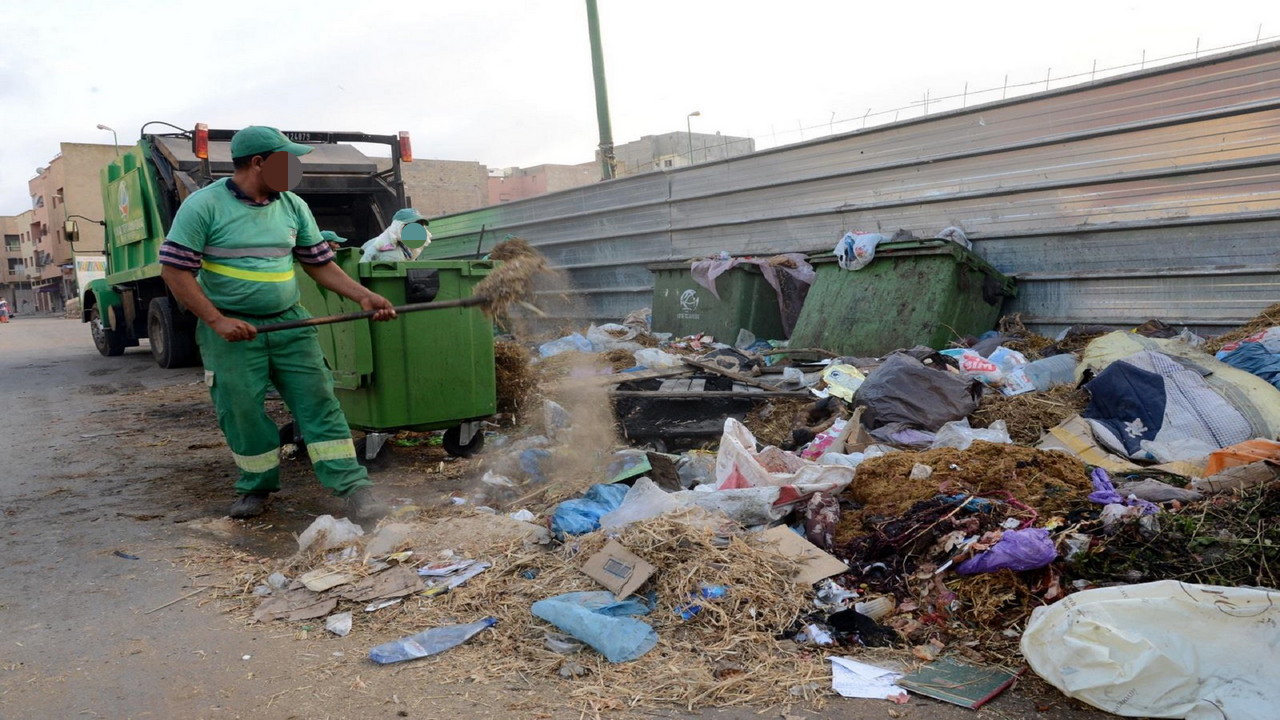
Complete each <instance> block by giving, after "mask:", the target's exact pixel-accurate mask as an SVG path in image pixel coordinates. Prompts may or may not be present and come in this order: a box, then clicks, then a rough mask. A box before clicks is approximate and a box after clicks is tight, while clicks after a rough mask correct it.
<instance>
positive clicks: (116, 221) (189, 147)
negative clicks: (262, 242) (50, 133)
mask: <svg viewBox="0 0 1280 720" xmlns="http://www.w3.org/2000/svg"><path fill="white" fill-rule="evenodd" d="M153 125H162V126H164V127H165V129H166V130H170V131H166V132H148V128H149V127H151V126H153ZM235 132H236V131H235V130H218V129H211V128H209V127H208V126H207V125H205V124H197V125H196V126H195V128H194V129H192V130H184V129H182V128H180V127H178V126H176V125H170V124H168V123H159V122H152V123H147V124H146V125H144V126H143V127H142V131H141V132H140V133H139V135H140V139H139V140H138V143H137V144H136V145H134V146H133V147H130V148H127V149H124V148H122V149H121V153H120V155H119V157H117V158H116V159H115V160H114V161H112V162H111V163H110V164H108V165H107V166H106V167H104V168H103V169H102V170H101V173H100V183H101V188H102V203H103V210H104V212H105V213H106V215H105V217H104V219H103V221H102V224H103V225H104V229H105V244H104V248H103V252H104V254H105V255H106V261H107V268H106V277H105V278H101V279H97V280H94V281H92V282H90V283H89V285H88V287H87V288H86V289H85V292H84V303H83V305H82V307H81V320H82V321H83V322H86V323H88V324H89V328H90V332H91V333H92V335H93V343H94V345H95V346H96V347H97V348H98V352H100V353H102V354H103V355H105V356H112V355H120V354H121V353H123V352H124V351H125V349H126V348H129V347H135V346H137V345H139V344H140V342H141V341H142V339H143V338H146V339H147V340H148V341H149V343H150V346H151V354H152V355H153V356H154V357H155V360H156V363H158V364H159V365H160V366H161V367H165V368H176V367H184V366H188V365H194V364H196V363H198V362H199V359H200V356H199V349H198V348H197V346H196V341H195V326H196V318H195V316H194V315H192V314H191V313H189V312H187V311H186V310H185V309H183V308H182V307H181V306H180V305H179V303H178V301H177V300H176V299H175V298H174V297H173V295H172V294H171V293H170V292H169V290H168V288H167V287H166V286H165V284H164V282H163V281H162V280H161V279H160V262H159V252H160V245H161V244H162V243H163V242H164V238H165V235H166V233H167V232H168V230H169V226H170V224H171V223H172V222H173V216H174V214H175V213H176V212H177V211H178V206H179V205H181V204H182V201H183V200H185V199H186V198H187V196H188V195H190V194H191V193H192V192H195V191H196V190H198V189H200V188H202V187H204V186H206V185H208V184H209V183H212V182H213V181H215V180H218V179H220V178H223V177H229V176H230V175H231V174H232V172H233V168H232V165H231V150H230V146H231V136H232V135H234V134H235ZM284 134H285V136H286V137H288V138H289V139H290V140H292V141H294V142H298V143H304V144H307V145H311V146H312V147H313V150H312V152H310V153H308V154H307V155H304V156H302V157H301V158H299V159H300V160H301V162H302V181H301V183H300V184H299V185H298V187H296V188H295V189H294V192H295V193H297V194H298V195H299V196H301V197H302V198H303V199H304V200H306V202H307V204H308V205H309V206H310V207H311V211H312V213H313V214H314V215H315V217H316V222H317V224H318V225H319V226H320V227H321V228H324V229H326V230H333V231H335V232H337V233H338V234H339V235H341V236H343V237H348V238H361V239H364V238H371V237H374V236H375V235H377V234H378V233H380V232H382V229H383V228H384V227H386V226H387V224H389V223H390V221H391V216H392V215H394V214H395V212H396V211H397V210H399V209H400V208H404V207H408V205H409V203H408V200H407V198H406V197H405V193H404V182H403V180H402V177H401V163H405V162H412V160H413V150H412V146H411V144H410V140H409V134H408V133H407V132H400V133H397V134H395V135H370V134H367V133H360V132H328V131H324V132H315V131H303V132H299V131H285V133H284ZM352 143H364V144H371V145H385V146H387V147H388V148H389V149H390V152H391V162H390V166H389V167H385V168H381V169H380V168H379V163H378V162H377V161H376V160H375V159H374V158H373V157H369V156H367V155H365V154H364V152H362V151H361V150H360V149H358V148H357V147H356V146H355V145H353V144H352ZM65 230H66V232H67V235H68V237H70V238H72V239H73V240H74V239H75V237H76V236H77V228H76V221H75V220H69V221H68V222H67V227H66V228H65Z"/></svg>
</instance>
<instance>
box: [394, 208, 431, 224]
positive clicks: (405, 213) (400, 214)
mask: <svg viewBox="0 0 1280 720" xmlns="http://www.w3.org/2000/svg"><path fill="white" fill-rule="evenodd" d="M391 219H392V220H399V221H400V222H402V223H404V224H405V225H408V224H409V223H416V222H426V221H427V219H426V218H424V217H422V213H420V212H418V211H417V210H414V209H413V208H405V209H403V210H397V211H396V214H395V215H392V216H391Z"/></svg>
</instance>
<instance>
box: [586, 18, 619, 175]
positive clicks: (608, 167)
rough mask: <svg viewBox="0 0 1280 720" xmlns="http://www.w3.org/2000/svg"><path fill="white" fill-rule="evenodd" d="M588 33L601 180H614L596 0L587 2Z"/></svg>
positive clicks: (607, 93)
mask: <svg viewBox="0 0 1280 720" xmlns="http://www.w3.org/2000/svg"><path fill="white" fill-rule="evenodd" d="M587 32H588V33H589V34H590V35H591V74H592V75H593V76H595V81H596V120H597V122H598V123H599V125H600V179H601V180H612V179H613V168H614V157H613V128H612V127H610V125H609V90H608V88H606V87H605V83H604V50H603V48H602V47H601V45H600V15H599V13H597V12H596V0H587Z"/></svg>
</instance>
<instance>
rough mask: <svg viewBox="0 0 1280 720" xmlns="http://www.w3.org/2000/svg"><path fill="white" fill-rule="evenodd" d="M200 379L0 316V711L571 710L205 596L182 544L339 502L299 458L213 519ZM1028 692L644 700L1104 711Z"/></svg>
mask: <svg viewBox="0 0 1280 720" xmlns="http://www.w3.org/2000/svg"><path fill="white" fill-rule="evenodd" d="M201 377H202V376H201V373H200V371H199V370H198V369H187V370H161V369H159V368H157V367H156V366H155V364H154V363H153V362H152V360H151V356H150V354H149V352H147V350H146V348H145V346H144V347H143V348H142V349H131V350H130V351H129V352H127V353H126V354H125V355H124V356H122V357H117V358H103V357H100V356H99V355H98V354H97V352H96V351H95V350H94V348H93V345H92V343H91V342H90V339H89V332H88V330H87V328H86V327H85V326H84V325H81V324H80V323H78V322H75V321H72V320H63V319H53V318H19V319H18V320H16V321H15V322H11V323H10V324H8V325H3V326H0V438H3V440H4V441H3V443H0V517H2V519H0V543H2V544H0V557H2V558H3V563H0V628H3V629H4V634H3V637H0V720H17V719H19V718H80V717H88V718H93V717H101V718H249V717H252V718H398V717H417V718H442V717H449V716H452V717H457V718H489V717H503V718H521V717H540V718H560V717H565V718H579V717H582V709H581V708H580V707H577V706H570V704H569V703H566V702H565V701H563V700H562V699H561V698H563V697H564V695H565V692H564V690H565V688H564V686H563V685H561V684H560V683H559V681H558V680H553V679H551V678H532V679H528V678H522V679H521V680H523V681H522V682H520V681H516V680H515V679H513V682H512V683H511V684H507V685H503V686H499V685H473V684H465V685H451V686H440V685H439V684H435V683H432V681H431V676H430V664H429V663H430V662H448V661H449V660H448V656H447V655H445V656H441V657H440V658H438V659H436V660H434V661H430V660H428V661H419V663H417V664H416V667H414V668H413V670H412V672H404V671H402V670H401V669H398V668H397V669H392V668H382V667H378V666H375V665H373V664H371V663H369V662H368V661H367V660H364V657H365V654H366V653H367V651H368V647H367V646H365V645H359V644H355V643H352V642H349V641H348V640H347V639H343V638H336V637H332V636H323V637H322V635H324V634H323V633H319V634H317V633H306V632H300V631H299V628H298V627H295V626H291V625H289V624H287V623H276V624H273V625H249V624H245V622H244V621H243V620H242V619H240V618H239V617H238V616H236V615H234V614H230V613H228V612H227V608H226V607H225V606H224V605H222V604H220V603H218V602H216V601H213V600H209V599H207V597H206V593H205V592H204V591H203V590H202V578H201V577H199V576H198V574H196V573H193V571H192V570H191V568H190V566H189V564H188V563H187V561H186V559H185V558H186V557H188V555H189V554H190V552H191V549H192V548H198V547H200V546H201V544H202V543H203V544H207V543H216V544H219V545H221V546H223V547H226V546H230V547H233V548H239V549H241V550H243V551H245V552H248V553H253V554H255V555H257V556H261V557H265V558H271V557H280V556H283V555H284V554H286V553H288V552H290V551H291V550H292V549H294V548H295V547H296V545H294V543H293V540H292V537H291V533H294V532H299V531H301V530H302V529H303V528H305V527H306V526H307V525H308V524H309V523H310V522H311V520H313V519H314V518H315V517H316V516H317V515H320V514H323V513H337V514H340V509H341V505H340V503H339V501H337V500H336V499H334V498H331V497H328V496H326V494H325V492H324V490H323V489H322V488H321V487H320V486H319V484H318V483H316V482H315V481H314V479H312V478H311V477H310V475H309V472H308V471H307V468H306V466H305V463H294V464H290V465H287V466H286V470H285V478H284V479H285V487H286V490H285V492H283V493H281V497H280V498H279V499H278V500H277V501H276V502H275V503H274V505H273V507H272V510H271V512H269V513H268V514H267V515H266V516H264V517H263V518H261V520H262V522H257V523H251V524H245V523H234V522H232V521H229V520H222V519H221V518H222V517H223V516H224V514H225V512H226V509H227V507H228V505H229V503H230V500H231V499H232V498H231V495H230V487H231V483H232V480H233V477H234V471H235V468H234V465H233V464H232V463H231V460H230V456H229V453H228V452H227V450H226V448H225V446H224V445H223V443H222V438H221V435H220V434H219V433H218V430H217V428H216V426H215V424H214V418H213V414H212V409H211V407H210V405H209V402H208V397H207V395H206V394H205V392H204V388H203V386H202V384H201V383H200V380H201ZM397 450H398V448H397ZM441 462H443V460H441ZM425 467H426V469H423V468H424V465H423V464H422V463H416V464H408V463H403V462H400V463H397V462H396V461H395V458H393V460H392V465H391V467H390V468H389V469H387V470H383V471H382V472H380V473H379V474H378V475H377V479H378V481H379V484H380V485H381V486H382V487H383V488H384V492H385V493H386V494H387V495H389V496H391V497H399V498H406V499H410V500H412V501H414V502H418V503H424V504H430V503H432V502H439V501H440V500H441V498H442V497H443V495H444V491H445V490H446V489H447V488H446V485H445V484H442V481H441V480H440V478H439V476H438V475H437V474H436V473H435V472H434V471H438V470H439V469H440V468H442V467H444V466H443V465H442V464H441V465H437V464H435V463H434V462H433V463H429V464H427V465H426V466H425ZM209 529H216V530H217V532H216V533H210V532H209V531H208V530H209ZM203 582H209V580H208V579H207V578H205V579H204V580H203ZM192 593H195V594H194V595H192V596H191V597H185V596H187V595H189V594H192ZM180 598H185V599H180ZM175 600H176V601H177V602H174V601H175ZM170 603H172V604H170ZM389 639H392V638H390V637H387V638H382V640H389ZM1028 692H1031V691H1028V690H1015V691H1014V692H1011V693H1008V694H1006V696H1005V697H1002V698H1001V699H1000V700H998V701H997V702H996V703H993V704H992V705H991V706H989V708H990V709H983V710H982V711H980V712H978V713H973V712H970V711H967V710H961V709H959V708H954V707H951V706H946V705H942V704H939V703H935V702H933V701H929V700H924V699H913V700H912V702H911V704H910V705H906V706H890V705H888V704H886V703H883V702H880V701H852V700H842V699H832V700H830V701H829V702H828V703H827V705H826V707H825V708H823V709H821V710H815V709H813V708H808V707H804V706H801V705H797V706H794V707H791V708H786V709H763V708H751V709H732V710H724V711H717V710H710V711H705V712H703V713H701V714H692V715H689V714H682V713H679V712H677V711H671V712H666V713H661V714H659V715H656V716H658V717H705V718H723V719H725V720H743V719H745V718H760V717H764V718H769V717H772V718H782V717H787V718H853V719H856V718H876V719H877V720H878V719H880V718H885V717H906V718H920V719H922V720H923V719H924V718H930V719H936V720H949V719H951V718H955V719H957V720H958V719H960V718H977V719H978V720H985V719H988V718H990V719H995V718H1021V717H1031V716H1035V717H1038V718H1045V719H1046V720H1053V719H1054V718H1094V717H1102V715H1101V714H1096V713H1092V712H1088V711H1080V710H1078V709H1073V708H1072V706H1071V705H1070V704H1069V703H1068V702H1067V701H1065V700H1064V699H1063V698H1061V696H1055V695H1052V694H1049V695H1046V694H1044V693H1043V691H1042V689H1037V690H1036V691H1035V692H1034V695H1036V697H1032V696H1031V695H1029V694H1028ZM1037 706H1039V707H1040V708H1045V710H1044V711H1040V710H1039V709H1038V707H1037ZM530 707H537V708H540V709H539V710H538V711H536V712H535V711H531V710H527V708H530ZM891 709H892V710H893V712H895V713H899V714H898V715H891V714H889V710H891ZM604 716H606V717H627V716H628V715H626V714H623V713H617V712H612V713H606V714H605V715H604ZM643 716H645V717H654V716H655V715H654V714H653V713H651V712H646V713H644V715H643ZM637 717H640V716H637Z"/></svg>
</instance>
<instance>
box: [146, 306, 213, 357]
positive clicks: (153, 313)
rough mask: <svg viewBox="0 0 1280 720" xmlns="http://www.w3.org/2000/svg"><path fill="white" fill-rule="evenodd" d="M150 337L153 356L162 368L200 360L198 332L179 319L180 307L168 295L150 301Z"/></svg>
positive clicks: (148, 312)
mask: <svg viewBox="0 0 1280 720" xmlns="http://www.w3.org/2000/svg"><path fill="white" fill-rule="evenodd" d="M147 337H148V338H149V339H150V340H151V355H152V356H153V357H155V359H156V364H157V365H159V366H160V367H162V368H165V369H169V368H180V367H188V366H190V365H195V364H196V363H197V362H199V360H200V351H199V349H198V348H197V347H196V335H195V332H193V330H192V328H191V327H190V326H188V325H187V323H184V322H182V321H181V320H180V318H179V316H178V309H177V308H176V307H174V304H173V301H172V300H170V299H169V298H167V297H161V298H155V299H153V300H152V301H151V307H150V308H149V309H148V310H147Z"/></svg>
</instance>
